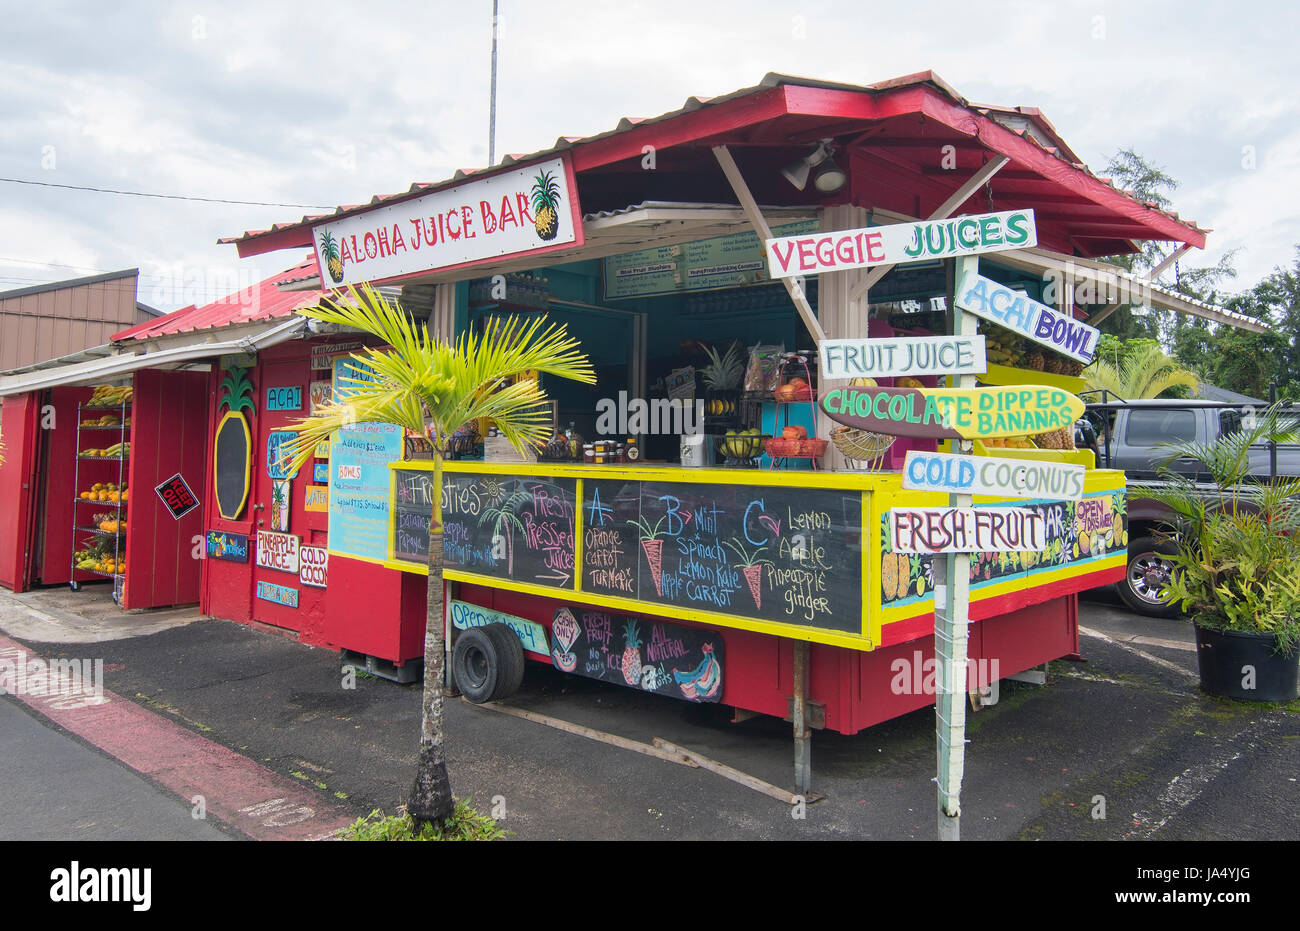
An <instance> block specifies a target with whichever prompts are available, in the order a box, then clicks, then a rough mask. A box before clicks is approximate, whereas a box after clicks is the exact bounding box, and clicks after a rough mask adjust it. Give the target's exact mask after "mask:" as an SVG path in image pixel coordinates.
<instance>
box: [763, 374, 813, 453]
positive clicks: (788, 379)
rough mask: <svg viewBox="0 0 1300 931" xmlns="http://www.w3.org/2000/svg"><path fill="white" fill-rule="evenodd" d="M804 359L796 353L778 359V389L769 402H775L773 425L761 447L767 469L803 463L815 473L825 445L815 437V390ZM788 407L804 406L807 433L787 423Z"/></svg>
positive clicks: (804, 428)
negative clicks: (808, 425)
mask: <svg viewBox="0 0 1300 931" xmlns="http://www.w3.org/2000/svg"><path fill="white" fill-rule="evenodd" d="M808 358H809V357H808V356H807V355H806V354H804V353H798V352H790V353H786V354H785V355H784V356H782V357H781V367H780V369H779V377H778V379H777V381H778V387H777V389H776V391H775V392H773V395H772V400H773V401H775V403H776V418H775V423H776V425H775V427H774V428H773V430H772V438H771V439H769V440H766V441H764V444H763V447H764V449H765V450H766V451H767V455H768V457H769V459H770V462H769V463H768V468H769V469H776V468H779V467H785V466H786V465H787V464H790V465H802V463H803V462H805V461H806V462H808V463H809V464H810V465H811V467H812V469H813V471H817V470H818V469H819V465H818V462H819V460H820V459H821V457H822V454H823V453H825V452H826V447H827V445H829V444H828V441H826V440H823V439H818V438H817V436H816V433H817V401H816V391H815V389H814V386H813V376H812V370H811V368H810V367H809V365H808ZM792 404H805V405H807V407H808V410H809V412H810V413H811V416H812V429H811V431H810V430H809V429H808V428H806V427H802V426H795V425H792V424H790V417H789V411H790V405H792ZM810 432H811V434H812V435H811V436H810V435H809V433H810Z"/></svg>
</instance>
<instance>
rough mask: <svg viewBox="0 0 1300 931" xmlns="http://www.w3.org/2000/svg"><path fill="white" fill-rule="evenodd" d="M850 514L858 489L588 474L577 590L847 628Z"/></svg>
mask: <svg viewBox="0 0 1300 931" xmlns="http://www.w3.org/2000/svg"><path fill="white" fill-rule="evenodd" d="M861 512H862V499H861V496H860V494H859V493H857V492H845V491H818V490H813V489H808V488H773V487H770V486H768V487H759V488H754V487H748V486H744V485H703V484H694V483H666V482H634V481H620V480H610V481H590V480H588V481H587V482H586V483H584V486H583V500H582V518H583V543H582V587H583V590H584V591H589V592H593V593H600V594H605V595H617V596H621V597H624V598H633V599H637V600H640V601H648V602H657V603H660V604H669V605H676V606H680V607H685V608H693V609H695V610H699V611H712V612H717V613H720V614H733V615H740V616H744V617H754V618H761V619H764V620H769V621H776V622H779V623H784V624H792V625H796V626H799V627H812V628H818V629H823V630H837V631H847V632H851V633H855V634H856V633H859V632H860V631H861V629H862V549H861V547H862V542H861V532H860V529H859V528H861V526H862V513H861Z"/></svg>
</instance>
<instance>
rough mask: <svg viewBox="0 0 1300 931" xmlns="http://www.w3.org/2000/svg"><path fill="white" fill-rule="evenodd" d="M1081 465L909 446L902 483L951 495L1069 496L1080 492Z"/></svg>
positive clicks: (917, 488)
mask: <svg viewBox="0 0 1300 931" xmlns="http://www.w3.org/2000/svg"><path fill="white" fill-rule="evenodd" d="M1083 479H1084V468H1083V466H1080V465H1068V464H1066V463H1062V462H1033V461H1029V460H1025V459H991V458H988V457H985V456H954V455H951V454H949V453H927V452H922V451H920V450H915V449H910V450H908V451H907V459H906V461H905V462H904V463H903V487H904V488H906V489H909V490H910V491H942V492H947V493H948V494H955V495H1002V496H1007V497H1013V498H1035V499H1038V498H1055V499H1061V500H1072V499H1075V498H1079V497H1081V496H1082V495H1083Z"/></svg>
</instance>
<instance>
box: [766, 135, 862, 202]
mask: <svg viewBox="0 0 1300 931" xmlns="http://www.w3.org/2000/svg"><path fill="white" fill-rule="evenodd" d="M834 152H835V148H834V146H832V145H831V141H830V140H829V139H823V140H822V141H821V142H819V143H818V144H817V147H816V148H815V149H813V150H812V151H811V152H809V153H808V154H807V155H805V156H804V157H803V158H801V159H799V160H798V161H796V162H791V163H790V164H789V165H786V166H785V167H784V168H782V169H781V174H782V175H784V176H785V179H786V180H787V181H789V182H790V183H791V184H793V185H794V186H795V187H796V188H798V189H799V190H801V191H802V190H803V189H804V188H806V187H807V186H808V178H809V176H810V175H811V176H812V182H813V187H815V188H816V189H817V190H818V191H820V192H821V193H823V194H834V193H835V192H836V191H838V190H839V189H840V188H842V187H844V182H845V181H847V180H848V176H847V175H846V174H844V172H843V170H842V169H841V168H840V167H839V166H838V165H836V164H835V160H834V159H833V158H832V157H831V156H832V155H833V154H834Z"/></svg>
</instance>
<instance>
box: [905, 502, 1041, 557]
mask: <svg viewBox="0 0 1300 931" xmlns="http://www.w3.org/2000/svg"><path fill="white" fill-rule="evenodd" d="M889 537H890V543H891V548H892V550H893V551H894V552H895V553H985V552H990V553H1037V552H1040V551H1041V550H1043V549H1044V548H1045V547H1046V546H1047V528H1046V520H1045V518H1044V517H1043V515H1042V514H1041V513H1039V512H1038V511H1035V510H1031V509H1029V508H991V507H990V508H943V507H938V508H890V511H889Z"/></svg>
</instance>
